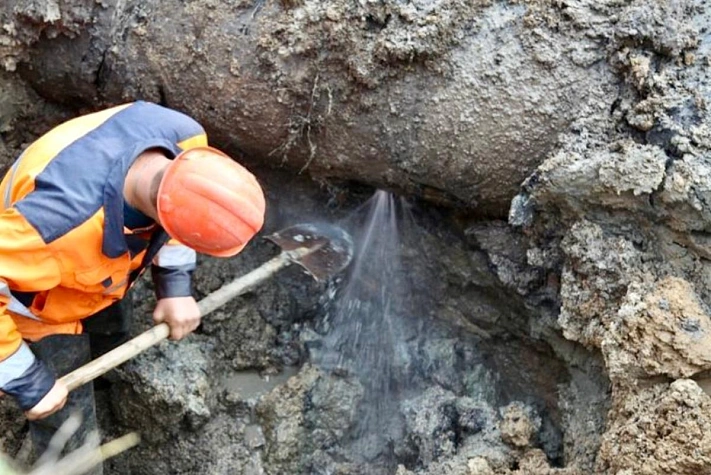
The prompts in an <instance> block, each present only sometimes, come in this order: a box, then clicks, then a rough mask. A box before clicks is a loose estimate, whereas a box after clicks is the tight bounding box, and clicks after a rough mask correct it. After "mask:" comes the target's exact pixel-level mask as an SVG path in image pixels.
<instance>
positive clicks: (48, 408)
mask: <svg viewBox="0 0 711 475" xmlns="http://www.w3.org/2000/svg"><path fill="white" fill-rule="evenodd" d="M68 393H69V391H68V390H67V386H66V385H65V384H64V383H63V382H61V381H59V380H57V382H56V383H54V386H52V389H50V390H49V392H48V393H47V394H46V395H45V396H44V397H43V398H42V399H41V400H40V402H38V403H37V404H35V406H34V407H33V408H32V409H30V410H29V411H25V416H26V417H27V419H29V420H31V421H36V420H37V419H44V418H45V417H47V416H49V415H51V414H54V413H55V412H57V411H58V410H60V409H61V408H63V407H64V404H66V402H67V394H68Z"/></svg>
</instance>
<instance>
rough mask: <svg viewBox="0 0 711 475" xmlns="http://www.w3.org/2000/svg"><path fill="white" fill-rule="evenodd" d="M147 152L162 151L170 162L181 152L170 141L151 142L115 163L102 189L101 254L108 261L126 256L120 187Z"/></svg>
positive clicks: (137, 146)
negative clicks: (102, 232) (102, 233)
mask: <svg viewBox="0 0 711 475" xmlns="http://www.w3.org/2000/svg"><path fill="white" fill-rule="evenodd" d="M149 148H162V149H163V150H165V151H166V152H167V156H168V158H170V159H171V160H172V159H173V158H175V157H176V155H178V154H179V153H180V152H181V150H180V147H178V146H177V145H176V144H174V143H171V142H170V141H169V140H165V139H152V140H147V141H144V142H141V143H139V144H137V145H136V146H135V147H134V148H133V149H132V150H130V151H129V152H128V153H126V154H124V156H123V157H122V158H121V159H120V160H116V162H115V163H114V166H113V167H112V168H111V170H110V171H109V176H108V178H107V180H106V184H105V186H104V236H103V240H102V243H101V252H102V253H103V254H104V255H105V256H106V257H108V258H110V259H115V258H117V257H120V256H122V255H124V254H125V253H127V252H128V244H127V243H126V238H125V237H124V233H123V225H124V223H123V200H124V198H123V186H124V182H125V180H126V174H127V173H128V168H129V167H130V166H131V165H132V164H133V162H135V161H136V159H137V158H138V156H139V155H141V154H142V153H143V152H145V151H146V150H148V149H149Z"/></svg>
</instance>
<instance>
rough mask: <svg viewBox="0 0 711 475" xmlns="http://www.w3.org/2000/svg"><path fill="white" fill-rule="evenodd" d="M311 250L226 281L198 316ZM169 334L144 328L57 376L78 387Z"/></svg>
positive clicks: (291, 253) (163, 326)
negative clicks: (133, 336)
mask: <svg viewBox="0 0 711 475" xmlns="http://www.w3.org/2000/svg"><path fill="white" fill-rule="evenodd" d="M310 252H313V249H310V248H299V249H295V250H293V251H284V252H282V253H281V254H279V255H278V256H276V257H275V258H273V259H272V260H270V261H267V262H266V263H264V264H262V265H261V266H260V267H258V268H256V269H254V270H253V271H252V272H250V273H248V274H246V275H243V276H242V277H239V278H237V279H235V280H233V281H232V282H230V283H229V284H226V285H224V286H222V287H220V288H219V289H217V290H216V291H214V292H212V293H211V294H209V295H208V296H206V297H205V298H204V299H202V300H200V301H199V302H198V308H199V309H200V315H201V316H203V317H204V316H205V315H208V314H209V313H212V312H213V311H214V310H216V309H218V308H220V307H221V306H223V305H224V304H226V303H227V302H229V301H230V300H232V299H233V298H235V297H237V296H238V295H241V294H243V293H245V292H247V291H249V290H252V288H254V287H255V286H257V285H258V284H260V283H261V282H263V281H265V280H266V279H268V278H269V277H271V276H272V275H273V274H274V273H276V272H277V271H279V270H280V269H282V268H284V267H286V266H288V265H289V264H291V263H292V262H293V261H295V260H298V259H299V258H301V257H303V256H305V255H306V254H309V253H310ZM169 335H170V327H169V326H168V324H166V323H161V324H159V325H156V326H155V327H153V328H151V329H150V330H148V331H145V332H143V333H141V334H140V335H138V336H137V337H135V338H134V339H132V340H129V341H127V342H126V343H124V344H123V345H121V346H118V347H116V348H114V349H113V350H111V351H109V352H108V353H106V354H104V355H102V356H100V357H99V358H97V359H95V360H94V361H92V362H90V363H87V364H85V365H84V366H82V367H81V368H77V369H75V370H74V371H72V372H71V373H69V374H67V375H66V376H64V377H62V378H60V381H62V382H63V383H64V384H66V385H67V388H68V389H69V391H72V390H74V389H76V388H78V387H79V386H82V385H83V384H85V383H88V382H89V381H91V380H93V379H94V378H96V377H98V376H101V375H102V374H104V373H106V372H108V371H109V370H112V369H113V368H115V367H117V366H118V365H120V364H122V363H125V362H126V361H128V360H130V359H131V358H133V357H134V356H136V355H138V354H140V353H142V352H143V351H145V350H147V349H148V348H150V347H151V346H154V345H156V344H158V343H160V342H161V341H163V340H165V339H166V338H168V336H169Z"/></svg>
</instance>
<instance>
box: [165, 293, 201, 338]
mask: <svg viewBox="0 0 711 475" xmlns="http://www.w3.org/2000/svg"><path fill="white" fill-rule="evenodd" d="M153 321H154V322H156V323H163V322H165V323H167V324H168V326H169V327H170V339H171V340H180V339H181V338H183V337H185V336H186V335H188V334H189V333H191V332H192V331H193V330H195V329H196V328H197V327H198V325H200V309H199V308H198V305H197V302H196V301H195V299H194V298H192V297H169V298H164V299H160V300H159V301H158V305H156V309H155V310H154V311H153Z"/></svg>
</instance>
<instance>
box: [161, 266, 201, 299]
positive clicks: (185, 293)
mask: <svg viewBox="0 0 711 475" xmlns="http://www.w3.org/2000/svg"><path fill="white" fill-rule="evenodd" d="M194 270H195V264H186V265H182V266H176V267H160V266H158V265H156V264H153V265H152V266H151V276H152V277H153V285H154V286H155V293H156V298H157V299H158V300H160V299H165V298H170V297H190V296H191V295H192V286H191V282H192V273H193V271H194Z"/></svg>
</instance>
